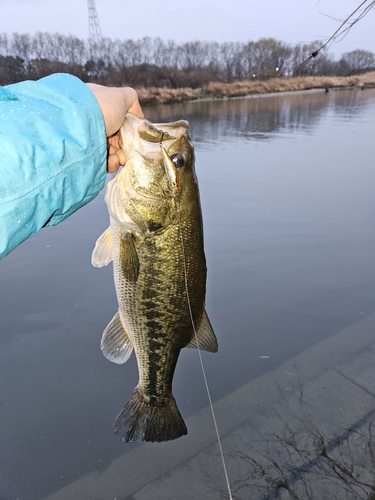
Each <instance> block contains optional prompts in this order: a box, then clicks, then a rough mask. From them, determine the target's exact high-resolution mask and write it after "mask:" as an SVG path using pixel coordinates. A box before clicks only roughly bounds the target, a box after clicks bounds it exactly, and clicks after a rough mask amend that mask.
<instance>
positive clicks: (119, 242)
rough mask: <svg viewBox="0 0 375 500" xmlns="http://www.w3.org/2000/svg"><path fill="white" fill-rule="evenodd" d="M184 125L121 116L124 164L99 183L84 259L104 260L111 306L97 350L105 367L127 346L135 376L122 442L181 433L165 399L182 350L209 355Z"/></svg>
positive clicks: (171, 402) (195, 199)
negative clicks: (90, 245) (91, 242)
mask: <svg viewBox="0 0 375 500" xmlns="http://www.w3.org/2000/svg"><path fill="white" fill-rule="evenodd" d="M188 128H189V124H188V123H187V122H186V121H178V122H174V123H169V124H155V125H153V124H151V123H150V122H148V121H147V120H141V119H139V118H137V117H135V116H134V115H131V114H129V113H128V114H127V116H126V120H125V122H124V125H123V127H122V129H121V137H122V143H123V146H122V152H123V154H124V156H125V166H124V167H123V168H122V170H120V172H119V173H118V174H117V175H116V177H115V178H114V179H113V180H112V181H111V182H109V183H108V186H107V191H106V196H105V201H106V203H107V206H108V211H109V215H110V227H109V228H108V229H107V230H106V231H105V232H104V233H103V234H102V235H101V236H100V237H99V239H98V241H97V242H96V245H95V249H94V251H93V255H92V264H93V265H94V266H96V267H101V266H103V265H107V264H108V263H109V262H110V261H112V260H113V269H114V281H115V287H116V293H117V298H118V303H119V309H118V312H117V313H116V314H115V316H114V318H113V319H112V321H111V322H110V323H109V325H108V326H107V328H106V329H105V330H104V333H103V336H102V341H101V348H102V352H103V354H104V356H105V357H106V358H108V359H109V360H110V361H113V362H115V363H119V364H121V363H125V362H126V361H127V359H128V358H129V356H130V355H131V353H132V351H133V349H134V351H135V355H136V358H137V363H138V371H139V382H138V385H137V387H136V388H135V389H134V391H133V394H132V396H131V398H130V400H129V402H128V403H127V404H126V406H125V407H124V408H123V410H122V411H121V413H120V414H119V415H118V417H117V419H116V421H115V423H114V429H115V432H116V434H117V435H118V437H119V439H121V440H123V441H127V442H130V441H151V442H155V441H157V442H158V441H168V440H171V439H176V438H178V437H180V436H183V435H185V434H187V428H186V425H185V423H184V421H183V419H182V416H181V414H180V412H179V410H178V408H177V405H176V402H175V399H174V397H173V395H172V378H173V374H174V370H175V367H176V363H177V360H178V356H179V354H180V351H181V349H182V348H183V347H199V348H200V349H204V350H207V351H211V352H216V351H217V340H216V337H215V334H214V332H213V330H212V327H211V324H210V321H209V319H208V317H207V314H206V311H205V306H204V302H205V293H206V261H205V255H204V249H203V226H202V216H201V209H200V201H199V192H198V184H197V179H196V175H195V170H194V150H193V147H192V145H191V143H190V139H189V133H188Z"/></svg>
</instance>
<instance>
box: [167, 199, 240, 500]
mask: <svg viewBox="0 0 375 500" xmlns="http://www.w3.org/2000/svg"><path fill="white" fill-rule="evenodd" d="M176 206H177V214H178V228H179V232H180V240H181V249H182V260H183V264H184V278H185V290H186V297H187V303H188V307H189V313H190V319H191V324H192V326H193V331H194V335H195V341H196V343H197V347H198V354H199V360H200V363H201V368H202V373H203V379H204V383H205V385H206V391H207V396H208V401H209V403H210V408H211V413H212V419H213V421H214V426H215V431H216V437H217V441H218V444H219V449H220V455H221V461H222V463H223V469H224V475H225V480H226V483H227V488H228V493H229V498H230V500H233V497H232V491H231V488H230V484H229V477H228V472H227V466H226V463H225V458H224V453H223V448H222V446H221V439H220V434H219V428H218V426H217V422H216V416H215V411H214V406H213V404H212V399H211V393H210V389H209V387H208V382H207V377H206V371H205V369H204V366H203V359H202V353H201V349H200V347H199V341H198V336H197V331H196V329H195V324H194V319H193V312H192V310H191V304H190V297H189V287H188V280H187V268H186V258H185V246H184V237H183V234H182V226H181V214H180V204H179V201H178V200H176Z"/></svg>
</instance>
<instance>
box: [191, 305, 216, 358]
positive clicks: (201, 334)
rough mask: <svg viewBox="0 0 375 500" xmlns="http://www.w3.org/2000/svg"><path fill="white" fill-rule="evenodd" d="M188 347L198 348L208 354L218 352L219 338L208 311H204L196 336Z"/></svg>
mask: <svg viewBox="0 0 375 500" xmlns="http://www.w3.org/2000/svg"><path fill="white" fill-rule="evenodd" d="M186 347H196V348H198V347H199V349H202V350H203V351H208V352H217V350H218V345H217V338H216V335H215V334H214V331H213V328H212V326H211V323H210V320H209V319H208V316H207V313H206V309H203V314H202V319H201V322H200V324H199V327H198V329H197V332H196V335H194V337H193V338H192V340H191V341H190V342H189V343H188V345H187V346H186Z"/></svg>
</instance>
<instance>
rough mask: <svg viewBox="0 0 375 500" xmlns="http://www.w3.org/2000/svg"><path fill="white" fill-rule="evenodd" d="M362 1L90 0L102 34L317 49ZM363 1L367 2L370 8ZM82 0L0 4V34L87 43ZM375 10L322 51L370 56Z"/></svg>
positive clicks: (28, 0)
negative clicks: (267, 40) (313, 45)
mask: <svg viewBox="0 0 375 500" xmlns="http://www.w3.org/2000/svg"><path fill="white" fill-rule="evenodd" d="M362 1H363V0H187V1H186V0H184V1H179V0H96V10H97V14H98V18H99V23H100V27H101V31H102V34H103V36H105V37H109V38H112V39H121V40H125V39H133V40H138V39H140V38H143V37H145V36H149V37H152V38H154V37H160V38H161V39H163V40H174V41H175V42H178V43H181V42H188V41H194V40H201V41H217V42H247V41H251V40H252V41H256V40H258V39H259V38H263V37H273V38H276V39H277V40H281V41H284V42H286V43H290V44H296V43H300V42H311V41H314V40H320V41H321V42H322V43H324V42H325V41H326V40H327V39H328V38H329V37H330V36H331V35H332V34H333V33H334V32H335V30H336V29H337V28H338V27H339V25H340V21H342V20H344V19H345V18H346V17H347V16H349V15H350V14H351V12H352V11H354V10H355V9H356V8H357V7H358V6H359V5H360V4H361V3H362ZM369 1H370V0H368V2H369ZM87 5H88V3H87V0H0V33H8V34H11V33H12V32H18V33H25V32H28V33H30V34H34V33H36V32H38V31H48V32H52V33H53V32H59V33H63V34H66V35H68V34H72V35H75V36H78V37H80V38H84V39H86V38H88V34H89V29H88V6H87ZM374 27H375V8H373V9H372V10H371V11H370V12H369V13H368V14H367V16H366V17H364V18H363V19H362V20H361V21H359V22H358V23H357V24H356V25H355V26H353V28H352V29H351V30H350V31H349V33H348V34H347V35H346V37H345V38H343V39H342V40H341V41H337V42H335V43H333V44H332V45H331V46H330V48H329V52H330V53H331V54H333V55H334V56H335V57H336V58H338V57H339V56H340V55H341V54H342V53H344V52H349V51H352V50H355V49H365V50H370V51H371V52H375V29H374Z"/></svg>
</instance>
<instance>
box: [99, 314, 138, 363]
mask: <svg viewBox="0 0 375 500" xmlns="http://www.w3.org/2000/svg"><path fill="white" fill-rule="evenodd" d="M100 347H101V349H102V353H103V355H104V356H105V357H106V358H107V359H109V361H112V362H113V363H116V364H118V365H122V364H123V363H126V361H127V360H128V359H129V358H130V355H131V353H132V351H133V344H132V342H131V340H130V338H129V335H128V334H127V333H126V330H125V328H124V326H123V324H122V322H121V318H120V314H119V312H117V313H116V314H115V315H114V316H113V318H112V320H111V321H110V322H109V324H108V326H107V328H106V329H105V330H104V332H103V335H102V340H101V343H100Z"/></svg>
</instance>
